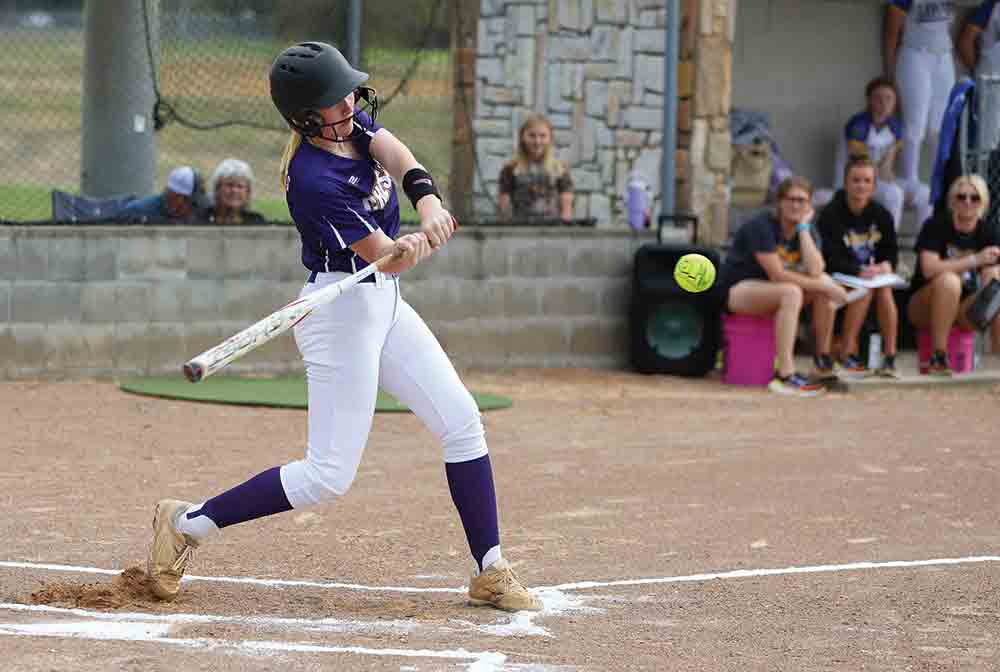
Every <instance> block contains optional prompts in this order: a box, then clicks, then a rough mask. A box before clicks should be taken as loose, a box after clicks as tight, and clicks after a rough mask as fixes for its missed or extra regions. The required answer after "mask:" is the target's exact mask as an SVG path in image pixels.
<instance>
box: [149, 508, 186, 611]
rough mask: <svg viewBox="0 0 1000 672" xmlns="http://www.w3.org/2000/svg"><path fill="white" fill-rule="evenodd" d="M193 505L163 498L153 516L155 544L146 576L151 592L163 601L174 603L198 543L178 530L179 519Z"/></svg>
mask: <svg viewBox="0 0 1000 672" xmlns="http://www.w3.org/2000/svg"><path fill="white" fill-rule="evenodd" d="M189 506H191V504H190V503H189V502H179V501H177V500H176V499H161V500H160V501H159V502H157V503H156V512H155V513H154V514H153V543H152V544H150V546H149V557H148V559H147V560H146V574H147V575H148V576H149V589H150V590H151V591H153V595H156V596H157V597H158V598H160V599H161V600H172V599H174V598H175V597H177V593H178V592H180V589H181V577H182V576H184V570H185V569H187V564H188V561H189V560H190V559H191V555H192V553H193V552H194V549H196V548H197V547H198V542H197V541H195V540H194V539H192V538H191V537H189V536H187V535H184V534H181V533H180V532H178V531H177V518H178V516H180V515H181V513H182V512H184V511H186V510H187V508H188V507H189Z"/></svg>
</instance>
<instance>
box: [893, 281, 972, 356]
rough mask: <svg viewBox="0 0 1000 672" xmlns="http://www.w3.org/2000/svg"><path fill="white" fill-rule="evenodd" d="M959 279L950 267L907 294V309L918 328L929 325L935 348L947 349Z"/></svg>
mask: <svg viewBox="0 0 1000 672" xmlns="http://www.w3.org/2000/svg"><path fill="white" fill-rule="evenodd" d="M961 296H962V281H961V280H960V279H959V277H958V274H956V273H952V272H950V271H945V272H944V273H939V274H938V275H936V276H934V278H933V279H932V280H931V281H930V282H928V283H927V284H926V285H924V286H923V287H921V288H920V289H919V290H918V291H917V293H916V294H914V295H913V296H912V297H911V298H910V304H909V306H908V307H907V311H906V312H907V313H908V315H909V317H910V322H911V323H912V324H913V326H915V327H916V328H917V329H930V331H931V338H932V340H933V343H934V350H940V351H942V352H947V351H948V332H949V331H951V327H952V325H954V324H955V318H956V317H958V304H959V299H960V298H961Z"/></svg>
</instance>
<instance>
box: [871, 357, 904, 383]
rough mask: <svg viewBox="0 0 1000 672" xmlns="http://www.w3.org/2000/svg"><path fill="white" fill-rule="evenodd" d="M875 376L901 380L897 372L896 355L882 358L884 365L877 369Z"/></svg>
mask: <svg viewBox="0 0 1000 672" xmlns="http://www.w3.org/2000/svg"><path fill="white" fill-rule="evenodd" d="M875 375H876V376H878V377H879V378H894V379H896V380H898V379H899V373H898V372H897V371H896V355H886V356H885V357H883V358H882V364H881V365H880V366H879V367H878V368H877V369H875Z"/></svg>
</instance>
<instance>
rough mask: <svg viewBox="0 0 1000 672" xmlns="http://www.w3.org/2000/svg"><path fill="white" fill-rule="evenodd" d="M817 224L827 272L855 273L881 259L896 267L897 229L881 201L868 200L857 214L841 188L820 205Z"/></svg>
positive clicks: (897, 258) (880, 261) (877, 262)
mask: <svg viewBox="0 0 1000 672" xmlns="http://www.w3.org/2000/svg"><path fill="white" fill-rule="evenodd" d="M817 226H818V228H819V233H820V235H821V236H823V243H824V244H823V258H824V259H825V260H826V271H827V273H846V274H847V275H858V274H859V273H860V272H861V268H862V267H863V266H867V265H868V264H879V263H882V262H883V261H888V262H889V263H890V264H891V265H892V267H893V268H896V262H897V261H899V250H898V248H897V246H896V228H895V225H894V224H893V221H892V215H891V214H889V211H888V210H886V209H885V208H884V207H883V206H882V205H881V204H880V203H876V202H875V201H871V202H869V203H868V205H867V206H866V207H865V209H864V210H862V211H861V213H860V214H857V215H856V214H854V213H853V212H851V208H850V206H849V205H848V203H847V194H846V192H845V191H844V190H843V189H841V190H840V191H838V192H837V194H836V195H835V196H834V197H833V200H832V201H830V204H829V205H827V206H826V207H825V208H823V212H822V213H820V216H819V222H818V223H817Z"/></svg>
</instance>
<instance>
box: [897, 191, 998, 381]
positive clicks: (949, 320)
mask: <svg viewBox="0 0 1000 672" xmlns="http://www.w3.org/2000/svg"><path fill="white" fill-rule="evenodd" d="M989 204H990V194H989V189H987V187H986V182H985V181H984V180H983V178H982V177H980V176H979V175H963V176H961V177H959V178H958V179H956V180H955V181H954V182H952V184H951V187H950V188H949V189H948V210H947V211H944V212H942V213H940V214H939V215H938V216H935V217H934V218H933V219H931V220H930V221H929V222H927V225H926V226H924V228H923V230H922V231H921V232H920V235H919V236H918V238H917V244H916V251H917V268H916V271H915V272H914V274H913V282H912V285H911V289H912V291H913V295H912V297H911V298H910V303H909V305H908V307H907V313H908V315H909V318H910V322H912V323H913V326H915V327H916V328H918V329H928V330H930V332H931V339H932V343H933V348H934V353H933V354H932V355H931V360H930V362H929V367H928V373H931V374H933V375H939V376H950V375H951V373H952V372H951V368H950V367H949V365H948V354H947V349H948V334H949V332H950V331H951V329H952V327H953V326H956V325H957V326H958V327H960V328H962V329H968V330H973V329H974V328H975V327H974V326H973V325H972V324H971V323H970V322H969V320H968V318H967V317H966V311H967V310H968V308H969V306H970V305H972V303H973V301H975V299H976V294H977V293H978V291H979V290H980V289H982V288H983V287H985V286H986V284H987V283H989V281H990V280H992V279H996V278H1000V241H998V240H996V238H995V236H994V235H993V233H992V232H991V231H990V228H989V226H988V225H987V224H986V222H985V220H984V219H983V215H984V213H986V212H987V210H989ZM990 332H991V337H992V346H993V352H1000V320H996V319H995V320H993V324H992V325H991V326H990Z"/></svg>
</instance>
